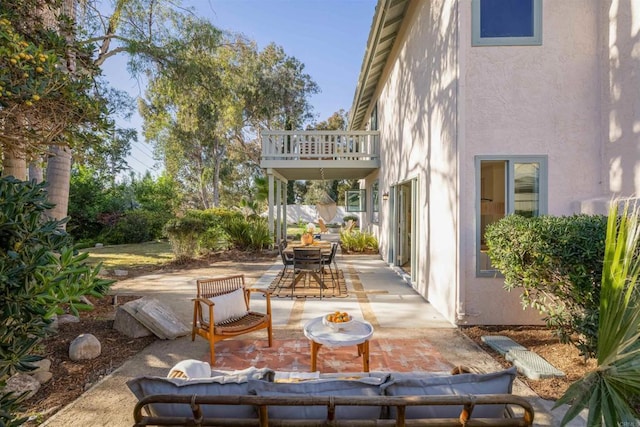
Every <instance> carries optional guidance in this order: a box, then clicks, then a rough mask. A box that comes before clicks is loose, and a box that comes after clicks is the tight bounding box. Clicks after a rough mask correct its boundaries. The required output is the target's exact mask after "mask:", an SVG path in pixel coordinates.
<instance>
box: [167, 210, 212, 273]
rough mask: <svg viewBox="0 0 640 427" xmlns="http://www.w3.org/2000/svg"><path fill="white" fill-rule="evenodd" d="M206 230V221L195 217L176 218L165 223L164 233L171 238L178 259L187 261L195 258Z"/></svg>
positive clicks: (172, 248) (170, 241) (174, 253)
mask: <svg viewBox="0 0 640 427" xmlns="http://www.w3.org/2000/svg"><path fill="white" fill-rule="evenodd" d="M206 230H207V226H206V224H205V222H204V221H202V220H201V219H197V218H193V217H184V218H174V219H171V220H169V221H168V222H167V223H166V224H165V226H164V233H165V235H166V236H167V237H168V238H169V243H171V250H172V251H173V255H174V256H175V258H176V261H178V262H186V261H188V260H191V259H193V258H195V256H196V255H197V253H198V249H199V238H200V235H201V234H202V233H204V232H205V231H206Z"/></svg>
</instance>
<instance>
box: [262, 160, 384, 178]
mask: <svg viewBox="0 0 640 427" xmlns="http://www.w3.org/2000/svg"><path fill="white" fill-rule="evenodd" d="M260 166H261V167H262V168H263V169H266V170H267V173H270V172H271V173H272V172H275V173H276V174H278V175H280V176H281V177H282V178H285V179H286V180H288V181H299V180H310V181H314V180H322V179H362V178H365V177H366V176H368V175H369V174H371V172H373V171H375V170H376V169H378V168H379V167H380V164H379V162H378V160H263V161H262V162H261V163H260Z"/></svg>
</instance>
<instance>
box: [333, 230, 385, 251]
mask: <svg viewBox="0 0 640 427" xmlns="http://www.w3.org/2000/svg"><path fill="white" fill-rule="evenodd" d="M340 245H341V246H342V250H344V251H347V252H373V251H375V252H377V251H378V239H376V237H375V236H374V235H373V234H372V233H368V232H366V231H360V230H352V231H341V232H340Z"/></svg>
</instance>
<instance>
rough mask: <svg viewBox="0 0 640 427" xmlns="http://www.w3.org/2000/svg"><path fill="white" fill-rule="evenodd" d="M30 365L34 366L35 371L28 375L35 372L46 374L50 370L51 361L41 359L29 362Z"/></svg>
mask: <svg viewBox="0 0 640 427" xmlns="http://www.w3.org/2000/svg"><path fill="white" fill-rule="evenodd" d="M30 365H32V366H34V367H35V368H36V369H34V370H33V371H30V372H29V373H30V374H32V375H33V374H35V373H36V372H48V371H49V369H51V359H41V360H38V361H37V362H31V363H30Z"/></svg>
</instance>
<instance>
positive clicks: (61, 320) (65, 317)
mask: <svg viewBox="0 0 640 427" xmlns="http://www.w3.org/2000/svg"><path fill="white" fill-rule="evenodd" d="M78 322H80V318H79V317H78V316H74V315H73V314H61V315H60V316H58V325H63V324H65V323H78Z"/></svg>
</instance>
